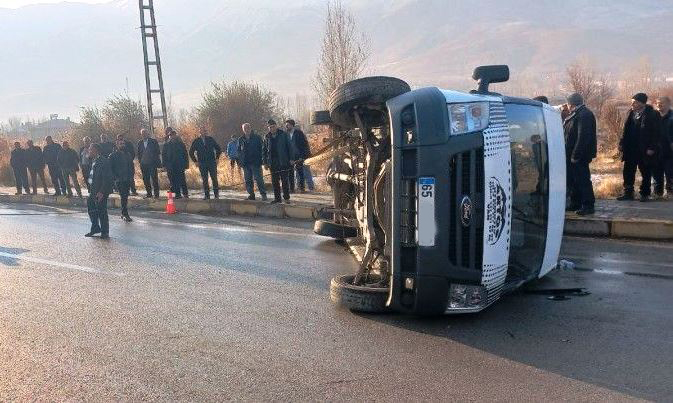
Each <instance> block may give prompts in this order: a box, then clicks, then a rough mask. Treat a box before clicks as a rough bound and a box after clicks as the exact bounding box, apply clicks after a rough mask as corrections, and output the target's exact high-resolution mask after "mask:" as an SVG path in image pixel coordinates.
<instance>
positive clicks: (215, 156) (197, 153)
mask: <svg viewBox="0 0 673 403" xmlns="http://www.w3.org/2000/svg"><path fill="white" fill-rule="evenodd" d="M199 131H200V136H199V137H198V138H196V139H194V141H193V142H192V145H191V147H190V148H189V157H190V158H191V159H192V161H194V163H195V164H196V166H198V167H199V171H200V172H201V180H202V181H203V193H204V196H203V198H204V199H210V186H209V185H208V176H209V175H210V179H211V180H212V182H213V194H214V195H215V198H216V199H218V198H219V197H220V187H219V185H218V183H217V161H218V160H219V158H220V155H222V149H221V148H220V146H219V145H218V144H217V142H216V141H215V139H213V138H212V137H210V136H209V135H208V130H207V129H206V127H205V126H201V128H200V129H199Z"/></svg>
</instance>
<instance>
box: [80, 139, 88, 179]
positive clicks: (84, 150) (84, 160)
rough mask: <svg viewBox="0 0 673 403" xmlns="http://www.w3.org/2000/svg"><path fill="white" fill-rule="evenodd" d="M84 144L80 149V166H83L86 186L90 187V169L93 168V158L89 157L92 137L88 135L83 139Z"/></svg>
mask: <svg viewBox="0 0 673 403" xmlns="http://www.w3.org/2000/svg"><path fill="white" fill-rule="evenodd" d="M82 142H83V143H84V145H83V146H82V147H81V148H80V149H79V166H80V168H82V178H83V179H84V186H86V188H87V189H89V171H90V170H91V160H90V159H89V147H90V146H91V137H89V136H86V137H84V138H83V139H82Z"/></svg>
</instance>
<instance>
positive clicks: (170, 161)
mask: <svg viewBox="0 0 673 403" xmlns="http://www.w3.org/2000/svg"><path fill="white" fill-rule="evenodd" d="M170 129H171V130H168V133H167V136H168V138H167V141H166V144H164V148H163V150H162V152H161V158H162V160H163V163H164V168H166V173H167V174H168V180H169V181H170V183H171V192H173V194H174V195H175V198H176V199H181V198H182V196H184V197H186V198H188V197H189V191H188V189H187V179H186V178H185V170H186V169H187V168H189V156H188V155H187V147H186V146H185V143H183V142H182V139H181V138H180V137H179V136H178V133H177V132H176V131H175V130H173V129H172V128H170Z"/></svg>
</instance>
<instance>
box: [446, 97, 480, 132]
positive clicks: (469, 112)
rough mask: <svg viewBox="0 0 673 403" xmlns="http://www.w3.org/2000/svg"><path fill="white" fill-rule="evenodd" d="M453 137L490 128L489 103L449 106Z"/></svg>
mask: <svg viewBox="0 0 673 403" xmlns="http://www.w3.org/2000/svg"><path fill="white" fill-rule="evenodd" d="M448 107H449V124H450V125H451V135H452V136H456V135H459V134H465V133H471V132H477V131H480V130H484V129H485V128H486V127H488V102H475V103H469V104H449V106H448Z"/></svg>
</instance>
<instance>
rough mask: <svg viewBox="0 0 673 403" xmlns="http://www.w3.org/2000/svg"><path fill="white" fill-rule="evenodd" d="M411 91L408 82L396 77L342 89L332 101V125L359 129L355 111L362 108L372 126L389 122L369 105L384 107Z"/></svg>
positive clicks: (350, 84) (362, 80) (368, 79)
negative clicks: (354, 109) (359, 107)
mask: <svg viewBox="0 0 673 403" xmlns="http://www.w3.org/2000/svg"><path fill="white" fill-rule="evenodd" d="M409 91H411V87H409V84H407V83H406V82H404V81H402V80H400V79H399V78H394V77H365V78H360V79H357V80H353V81H349V82H347V83H345V84H342V85H340V86H339V87H338V88H337V89H335V90H334V92H332V95H331V96H330V99H329V111H330V116H331V117H332V122H334V123H335V124H337V125H339V126H341V127H342V128H348V129H351V128H355V127H357V124H356V123H355V118H354V117H353V108H354V107H356V106H361V107H363V108H365V109H364V111H363V113H364V114H365V116H364V117H365V119H366V120H367V122H368V124H369V125H371V126H379V125H381V124H383V122H385V116H384V113H383V112H381V111H380V110H376V109H366V106H367V105H372V104H373V105H377V106H379V107H380V106H382V105H384V104H385V103H386V101H388V100H389V99H392V98H395V97H396V96H398V95H402V94H404V93H405V92H409Z"/></svg>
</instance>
